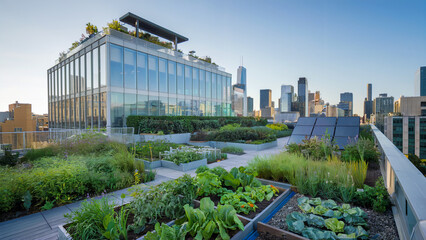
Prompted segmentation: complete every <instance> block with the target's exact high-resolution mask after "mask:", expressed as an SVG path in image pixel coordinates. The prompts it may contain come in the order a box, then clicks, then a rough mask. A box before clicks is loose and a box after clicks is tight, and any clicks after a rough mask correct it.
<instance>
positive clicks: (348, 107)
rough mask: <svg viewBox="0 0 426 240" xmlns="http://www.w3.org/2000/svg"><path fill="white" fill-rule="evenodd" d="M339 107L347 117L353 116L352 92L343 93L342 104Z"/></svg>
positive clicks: (341, 95) (341, 96)
mask: <svg viewBox="0 0 426 240" xmlns="http://www.w3.org/2000/svg"><path fill="white" fill-rule="evenodd" d="M337 107H338V108H340V109H342V110H344V111H345V116H346V117H351V116H352V115H353V94H352V93H351V92H344V93H341V94H340V103H339V104H338V105H337Z"/></svg>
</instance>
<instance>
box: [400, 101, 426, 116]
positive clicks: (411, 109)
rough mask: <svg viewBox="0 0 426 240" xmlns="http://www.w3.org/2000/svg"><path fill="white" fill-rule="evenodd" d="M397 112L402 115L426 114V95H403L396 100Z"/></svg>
mask: <svg viewBox="0 0 426 240" xmlns="http://www.w3.org/2000/svg"><path fill="white" fill-rule="evenodd" d="M395 113H400V114H401V115H402V116H426V96H420V97H404V96H401V97H400V98H399V99H398V100H396V101H395Z"/></svg>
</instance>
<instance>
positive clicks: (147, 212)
mask: <svg viewBox="0 0 426 240" xmlns="http://www.w3.org/2000/svg"><path fill="white" fill-rule="evenodd" d="M195 197H196V187H195V186H194V185H193V179H192V177H190V176H189V175H184V176H183V177H180V178H178V179H176V180H172V181H167V182H164V183H161V184H159V185H157V186H154V187H151V188H150V189H149V190H148V191H143V192H141V193H140V194H138V195H136V196H135V199H134V201H132V202H131V203H130V206H131V211H132V213H133V214H134V215H135V218H134V224H133V225H132V226H131V228H132V229H133V230H135V232H141V231H143V229H144V228H145V225H146V224H155V223H156V222H157V221H158V219H160V218H163V217H167V218H170V219H175V218H178V217H180V216H182V215H183V213H184V212H183V208H182V206H183V205H185V204H191V203H192V201H193V199H195Z"/></svg>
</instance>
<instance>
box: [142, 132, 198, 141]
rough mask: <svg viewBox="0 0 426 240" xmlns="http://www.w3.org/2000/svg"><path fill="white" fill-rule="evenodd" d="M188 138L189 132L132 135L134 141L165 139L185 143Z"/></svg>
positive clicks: (189, 136)
mask: <svg viewBox="0 0 426 240" xmlns="http://www.w3.org/2000/svg"><path fill="white" fill-rule="evenodd" d="M190 138H191V133H178V134H167V135H151V134H140V135H134V140H135V142H148V141H167V142H172V143H180V144H187V143H188V142H189V139H190Z"/></svg>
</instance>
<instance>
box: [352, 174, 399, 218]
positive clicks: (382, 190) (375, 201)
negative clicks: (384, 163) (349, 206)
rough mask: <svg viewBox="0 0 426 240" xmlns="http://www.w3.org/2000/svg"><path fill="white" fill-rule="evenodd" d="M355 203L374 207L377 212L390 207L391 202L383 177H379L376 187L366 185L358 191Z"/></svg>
mask: <svg viewBox="0 0 426 240" xmlns="http://www.w3.org/2000/svg"><path fill="white" fill-rule="evenodd" d="M355 203H356V204H358V205H360V206H363V207H367V208H372V209H373V210H374V211H376V212H385V211H386V210H387V209H389V207H390V205H391V202H390V200H389V194H388V191H387V189H386V187H385V184H384V182H383V178H379V179H378V180H377V181H376V185H375V186H374V187H370V186H367V185H364V189H363V191H358V192H356V195H355Z"/></svg>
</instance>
